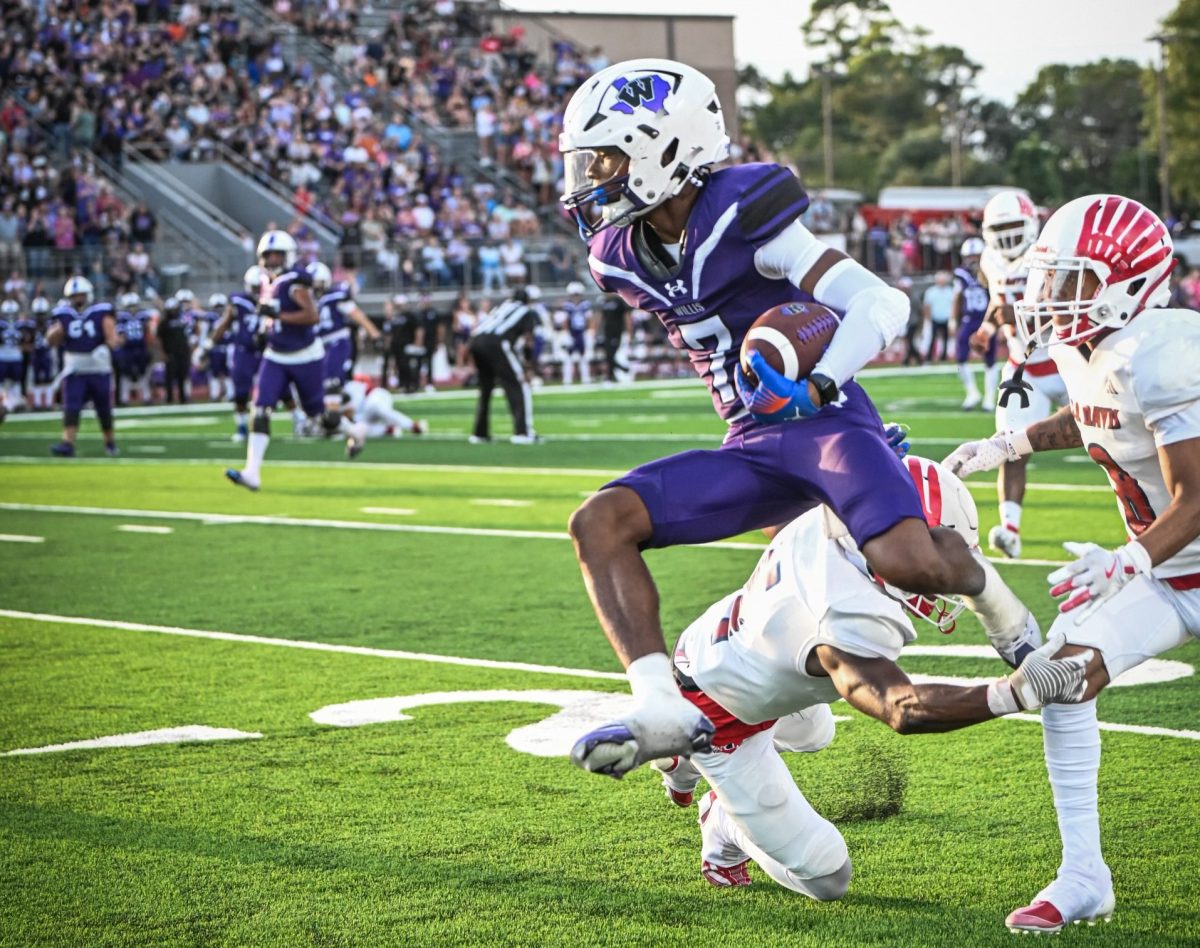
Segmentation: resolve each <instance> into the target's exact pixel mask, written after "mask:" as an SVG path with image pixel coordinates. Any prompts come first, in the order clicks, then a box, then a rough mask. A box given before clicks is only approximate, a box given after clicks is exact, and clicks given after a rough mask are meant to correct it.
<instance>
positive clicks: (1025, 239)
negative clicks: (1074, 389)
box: [979, 191, 1067, 559]
mask: <svg viewBox="0 0 1200 948" xmlns="http://www.w3.org/2000/svg"><path fill="white" fill-rule="evenodd" d="M1037 235H1038V219H1037V209H1036V208H1035V207H1034V206H1033V202H1032V201H1030V200H1029V198H1028V197H1026V196H1025V195H1024V194H1022V193H1021V192H1019V191H1002V192H1001V193H1000V194H997V195H995V196H993V197H992V199H991V200H990V201H988V202H987V206H986V207H984V209H983V240H984V243H985V244H987V249H986V250H985V251H984V253H983V257H982V259H981V260H980V263H979V265H980V269H981V270H982V271H983V276H984V280H985V282H986V284H987V288H988V292H989V293H990V294H991V309H990V311H989V313H988V319H987V320H986V321H985V322H984V330H985V331H995V329H994V327H996V326H998V327H999V331H1000V332H1002V333H1003V334H1004V336H1005V341H1006V343H1007V345H1008V360H1007V362H1006V363H1005V365H1004V374H1003V377H1002V379H1001V390H1002V391H1005V389H1006V387H1008V388H1011V386H1009V385H1008V383H1010V382H1011V381H1012V379H1013V377H1014V376H1015V375H1016V374H1017V370H1018V369H1020V370H1021V375H1020V378H1019V379H1018V382H1022V381H1023V382H1026V383H1028V384H1027V385H1025V386H1021V388H1022V389H1023V391H1011V392H1010V391H1005V394H1003V395H1001V397H1000V402H999V403H997V405H996V430H997V431H1007V430H1008V429H1009V428H1012V429H1014V430H1016V431H1020V430H1022V429H1024V428H1028V427H1029V426H1030V425H1032V424H1033V423H1034V422H1035V421H1041V420H1042V419H1043V418H1045V417H1046V416H1047V415H1049V414H1050V412H1051V410H1052V409H1054V408H1058V407H1061V406H1063V405H1065V404H1066V403H1067V390H1066V387H1065V386H1064V385H1063V380H1062V377H1061V376H1060V375H1059V374H1058V366H1057V365H1055V364H1054V360H1053V359H1052V358H1050V354H1049V353H1048V352H1046V350H1045V349H1035V350H1034V351H1033V352H1031V353H1029V354H1028V355H1026V353H1025V343H1024V342H1023V341H1022V338H1021V337H1019V336H1018V335H1017V330H1016V315H1015V312H1014V309H1013V307H1014V305H1015V304H1016V302H1017V301H1018V300H1019V299H1021V298H1022V297H1023V296H1024V295H1025V282H1026V278H1027V276H1028V272H1029V271H1028V267H1027V266H1026V263H1025V254H1026V252H1027V251H1028V250H1029V248H1030V247H1032V246H1033V242H1034V241H1035V240H1037ZM1028 463H1029V462H1028V459H1027V458H1018V459H1017V460H1015V461H1005V462H1004V463H1003V464H1002V465H1000V470H999V472H998V474H997V475H996V492H997V493H998V494H999V495H1000V523H999V524H998V525H997V526H995V527H992V529H991V530H990V531H988V546H990V547H991V548H992V549H993V550H998V551H999V552H1001V553H1003V554H1004V555H1005V556H1007V557H1010V558H1013V559H1015V558H1016V557H1018V556H1020V555H1021V505H1022V503H1023V502H1024V500H1025V468H1026V466H1027V465H1028Z"/></svg>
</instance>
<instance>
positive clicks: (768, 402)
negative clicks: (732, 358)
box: [733, 352, 821, 424]
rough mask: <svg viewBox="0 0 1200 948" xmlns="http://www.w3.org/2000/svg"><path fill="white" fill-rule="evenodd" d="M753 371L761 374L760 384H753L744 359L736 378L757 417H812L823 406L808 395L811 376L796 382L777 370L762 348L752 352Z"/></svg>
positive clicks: (766, 419) (770, 420) (775, 419)
mask: <svg viewBox="0 0 1200 948" xmlns="http://www.w3.org/2000/svg"><path fill="white" fill-rule="evenodd" d="M750 371H751V372H753V373H754V374H755V375H756V376H757V377H758V385H756V386H755V385H751V384H750V380H749V379H747V378H746V374H745V373H744V372H743V371H742V365H741V362H740V361H739V362H738V365H737V367H736V368H735V369H734V373H733V374H734V382H735V384H736V385H737V390H738V395H740V396H741V399H742V404H744V405H745V406H746V408H747V410H748V411H749V412H750V414H751V415H752V416H753V417H754V420H755V421H761V422H765V423H768V424H773V423H775V422H780V421H795V420H796V419H797V418H811V417H812V416H813V415H815V414H816V413H817V412H819V411H820V410H821V406H820V405H815V404H813V401H812V399H811V398H809V397H808V379H807V378H803V379H800V380H798V381H795V382H793V381H792V380H791V379H789V378H787V377H786V376H784V375H781V374H780V373H778V372H776V371H775V370H774V369H773V368H771V366H770V365H768V364H767V360H766V359H764V358H763V357H762V353H760V352H751V353H750Z"/></svg>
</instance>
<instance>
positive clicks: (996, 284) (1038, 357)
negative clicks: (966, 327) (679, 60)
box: [979, 247, 1054, 375]
mask: <svg viewBox="0 0 1200 948" xmlns="http://www.w3.org/2000/svg"><path fill="white" fill-rule="evenodd" d="M979 269H980V271H981V272H982V273H983V276H984V279H985V280H986V281H987V285H988V292H989V293H990V294H991V300H992V303H993V304H994V305H997V306H1013V305H1014V304H1015V303H1016V302H1017V301H1018V300H1021V299H1024V298H1025V283H1026V281H1027V280H1028V278H1029V267H1028V266H1026V264H1025V257H1024V256H1020V257H1018V258H1017V259H1016V260H1009V259H1008V258H1007V257H1005V256H1003V255H1001V254H1000V253H998V252H997V251H995V250H993V249H992V248H991V247H988V248H986V249H985V250H984V251H983V256H981V257H980V258H979ZM1006 339H1007V340H1008V361H1009V363H1010V364H1011V365H1013V366H1017V365H1020V364H1021V362H1022V361H1024V362H1025V365H1026V366H1027V371H1028V372H1029V373H1030V374H1032V375H1039V374H1043V373H1040V372H1037V371H1036V370H1035V369H1034V368H1033V367H1034V366H1042V368H1043V369H1044V370H1045V371H1047V372H1048V371H1051V370H1052V367H1053V365H1054V363H1053V360H1052V359H1051V357H1050V354H1049V353H1048V352H1047V351H1046V350H1045V349H1035V350H1034V351H1033V353H1032V354H1031V355H1029V356H1028V357H1027V358H1025V359H1022V355H1023V354H1024V353H1023V351H1022V348H1021V342H1020V340H1019V339H1017V338H1016V335H1015V334H1013V333H1012V332H1009V333H1006Z"/></svg>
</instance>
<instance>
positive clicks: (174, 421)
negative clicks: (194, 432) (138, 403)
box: [119, 409, 226, 431]
mask: <svg viewBox="0 0 1200 948" xmlns="http://www.w3.org/2000/svg"><path fill="white" fill-rule="evenodd" d="M210 410H211V409H210ZM225 420H226V419H225V418H218V417H216V416H215V415H214V416H212V417H204V418H149V419H146V418H135V419H134V420H133V421H122V422H121V424H120V426H119V427H120V428H121V430H122V431H124V430H125V429H126V428H201V427H205V426H207V425H215V424H220V423H221V422H223V421H225Z"/></svg>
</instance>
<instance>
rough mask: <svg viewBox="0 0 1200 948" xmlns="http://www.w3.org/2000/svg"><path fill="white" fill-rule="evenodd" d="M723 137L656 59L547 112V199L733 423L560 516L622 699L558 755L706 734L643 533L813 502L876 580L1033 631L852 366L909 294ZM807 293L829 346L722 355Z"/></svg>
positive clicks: (623, 755) (675, 743) (780, 174)
mask: <svg viewBox="0 0 1200 948" xmlns="http://www.w3.org/2000/svg"><path fill="white" fill-rule="evenodd" d="M728 145H729V139H728V138H727V136H726V134H725V122H724V118H723V116H722V112H721V105H720V102H719V101H718V100H717V96H716V89H715V87H714V85H713V83H712V81H711V80H710V79H709V78H708V77H707V76H705V75H703V74H702V73H700V72H698V71H697V70H695V69H693V68H692V67H690V66H687V65H684V64H683V63H678V62H672V61H669V60H662V59H643V60H634V61H631V62H624V63H618V64H616V65H613V66H610V67H608V68H606V69H603V70H601V71H600V72H598V73H596V74H595V75H594V76H592V77H591V78H589V79H588V80H587V81H586V82H585V83H584V84H583V85H582V86H581V87H580V88H579V89H578V90H577V91H576V93H575V94H574V96H573V97H572V99H571V101H570V103H569V104H568V105H567V109H566V113H565V115H564V117H563V132H562V136H561V138H560V142H559V148H560V151H561V152H562V153H563V160H564V172H565V192H566V193H565V194H564V196H563V203H564V205H565V206H566V208H567V209H568V211H569V212H570V213H571V214H572V216H573V217H574V218H575V220H576V222H577V223H578V225H579V227H580V231H581V233H582V234H583V235H584V236H585V238H586V239H587V242H588V252H589V257H588V263H589V266H590V268H591V271H592V276H593V278H594V279H595V280H596V283H597V284H598V285H599V286H600V288H601V289H602V290H604V291H606V292H609V293H618V294H620V296H621V297H622V298H623V299H624V300H625V302H626V303H627V304H628V305H630V306H631V307H635V308H638V309H642V310H645V311H648V312H651V313H654V314H655V315H656V316H658V318H659V319H660V320H661V322H662V323H663V325H664V326H665V327H666V329H667V333H668V336H669V338H670V340H671V343H672V345H674V346H675V347H676V348H679V349H683V350H685V351H687V353H688V356H689V358H690V359H691V362H692V364H693V366H694V367H695V369H696V371H697V373H698V374H699V375H700V377H701V378H702V379H703V380H704V382H705V384H706V385H707V386H708V389H709V392H710V393H711V395H712V400H713V406H714V407H715V408H716V411H717V413H718V414H719V415H720V416H721V417H722V418H723V419H725V420H726V421H727V422H728V423H729V432H728V434H727V435H726V436H725V440H724V442H723V443H722V445H721V447H720V448H718V449H716V450H707V451H687V452H684V453H682V454H677V455H673V456H671V457H667V458H663V459H660V460H658V461H653V462H651V463H649V464H645V465H643V466H641V467H639V468H636V469H635V470H633V471H631V472H630V473H629V474H627V475H626V476H624V477H622V478H619V479H617V480H615V481H612V482H611V483H609V484H607V485H606V486H605V488H604V489H602V490H600V491H598V492H597V493H595V494H594V495H593V496H592V497H590V498H589V499H588V500H587V501H586V502H585V503H584V504H583V505H582V506H581V507H580V508H579V509H578V510H577V511H576V512H575V514H574V515H573V516H572V518H571V524H570V530H571V536H572V538H573V540H574V542H575V547H576V552H577V554H578V556H579V561H580V564H581V567H582V570H583V577H584V582H585V583H586V585H587V589H588V593H589V595H590V596H591V599H592V604H593V605H594V607H595V609H596V613H597V616H598V617H599V619H600V624H601V625H602V626H603V628H604V631H605V633H606V635H607V636H608V638H609V641H610V642H611V644H612V646H613V649H614V650H615V651H616V653H617V656H618V657H619V658H620V659H621V662H622V664H624V665H625V666H626V668H627V673H628V676H629V681H630V685H631V687H632V690H633V694H634V697H635V699H636V701H635V706H634V710H633V711H631V712H630V714H629V715H627V717H626V718H625V719H624V720H621V721H618V722H614V723H613V724H610V725H606V726H605V727H602V728H600V729H598V730H596V731H593V732H591V733H590V734H587V735H585V736H584V737H583V738H582V739H581V740H580V741H579V742H578V743H577V744H576V746H575V748H574V750H573V752H572V759H573V760H574V761H575V762H576V763H577V764H578V765H579V766H581V767H584V768H585V769H588V770H592V771H597V772H601V773H606V774H609V775H611V776H616V777H619V776H621V775H623V774H624V773H626V772H627V771H628V770H630V769H632V768H633V767H636V766H638V765H639V764H641V763H644V762H645V761H647V760H651V759H653V758H656V757H665V756H671V755H675V754H689V753H691V752H692V751H693V750H697V749H703V748H705V747H707V746H708V743H709V740H710V736H711V734H712V723H711V722H710V721H709V720H708V719H707V718H706V717H705V716H704V715H703V714H701V713H700V712H699V711H698V710H697V709H696V708H695V707H694V706H691V707H689V706H688V703H687V702H686V701H683V700H682V699H680V697H679V693H678V689H676V687H675V683H674V680H673V678H672V677H671V670H670V662H669V660H668V658H667V654H666V646H665V643H664V640H663V634H662V628H661V625H660V621H659V614H658V593H657V591H656V589H655V586H654V581H653V579H652V578H651V575H650V571H649V570H648V569H647V567H646V563H645V561H644V560H643V559H642V551H643V550H645V549H648V548H655V547H665V546H674V545H677V544H693V543H706V542H710V541H713V540H718V539H722V538H725V537H729V536H734V535H737V534H739V533H743V532H745V531H747V530H756V529H764V528H768V527H773V526H777V525H780V524H783V523H786V522H788V521H790V520H793V519H794V518H796V517H797V516H799V515H800V514H802V513H804V512H805V511H806V510H809V509H811V508H812V507H814V506H815V505H817V504H820V503H824V504H826V505H828V506H829V507H831V508H832V509H833V510H834V511H835V512H836V513H837V515H838V517H840V518H841V520H842V521H843V522H844V523H845V524H846V526H847V528H848V529H849V531H850V534H851V535H852V536H853V538H854V540H855V542H856V543H857V544H858V546H859V548H860V549H861V550H862V551H863V554H864V555H865V556H866V558H867V560H868V561H869V562H870V564H871V567H872V568H873V569H874V571H875V572H876V573H877V574H879V575H880V576H881V577H882V578H884V579H885V580H886V581H887V582H889V583H891V584H893V585H895V586H897V587H899V588H902V589H907V590H911V591H912V592H915V593H920V594H936V593H957V594H960V595H964V596H966V597H968V605H969V606H970V607H971V608H972V609H974V610H975V612H976V613H977V614H978V615H979V616H980V619H981V621H982V623H983V625H984V628H985V630H986V631H987V632H988V635H989V637H990V638H991V640H992V642H993V643H994V644H995V645H996V646H997V648H998V649H1000V650H1001V652H1002V653H1003V654H1006V655H1007V656H1008V657H1009V658H1010V660H1012V661H1013V662H1014V663H1016V661H1017V660H1018V659H1019V658H1020V657H1021V656H1023V655H1024V654H1025V653H1026V652H1027V651H1028V650H1030V648H1031V647H1034V646H1036V644H1037V642H1038V641H1039V634H1038V633H1037V631H1036V623H1035V622H1034V621H1033V618H1032V616H1031V615H1030V613H1029V610H1028V609H1027V608H1025V606H1024V605H1022V604H1021V602H1020V601H1019V600H1018V599H1017V598H1016V596H1014V595H1013V593H1012V591H1011V590H1009V589H1008V588H1007V587H1006V586H1005V585H1004V583H1003V581H1002V580H1001V579H1000V576H999V575H998V574H997V573H996V571H995V568H994V567H992V566H991V565H990V564H989V563H988V562H987V561H986V560H985V559H984V558H983V556H982V555H981V554H973V553H972V552H971V551H970V550H969V549H968V548H967V545H966V543H964V542H963V540H962V538H961V537H959V536H957V535H956V534H954V533H952V532H947V531H944V530H940V529H939V530H931V529H930V528H929V526H928V525H927V524H926V522H925V518H924V516H923V515H922V510H921V503H920V501H919V499H918V497H917V494H916V491H915V489H914V487H913V484H912V480H911V479H910V478H909V477H908V475H907V473H906V472H905V468H904V466H903V465H902V464H901V463H900V461H899V459H898V458H897V456H896V454H894V453H893V451H892V449H891V447H890V446H889V444H888V442H887V439H886V437H885V434H884V428H883V424H882V422H881V421H880V419H879V415H878V413H877V412H876V410H875V406H874V405H873V404H872V403H871V401H870V399H869V398H868V397H867V395H866V393H865V392H864V391H863V390H862V389H861V388H860V387H859V386H858V384H857V383H856V382H855V381H854V379H853V376H854V373H855V372H857V371H858V370H859V369H861V368H862V367H863V366H864V365H866V363H867V362H869V361H870V360H871V359H872V358H874V357H875V356H876V355H877V354H878V353H879V352H880V350H882V349H883V348H884V347H885V346H887V345H888V343H890V342H891V341H892V340H893V339H894V338H895V337H896V336H897V335H898V334H899V333H901V332H903V330H904V328H905V326H906V325H907V322H908V312H909V305H908V300H907V298H906V297H905V296H904V294H903V293H901V292H900V291H898V290H895V289H892V288H890V287H888V286H886V285H885V284H884V283H883V282H882V281H881V280H880V279H879V278H878V277H876V276H875V275H873V274H871V273H870V272H869V271H867V270H866V269H865V268H864V267H862V266H860V265H859V264H858V263H856V262H855V261H853V260H851V259H850V258H849V257H847V256H846V255H845V254H843V253H840V252H839V251H836V250H833V249H832V248H830V247H828V246H827V245H825V244H823V243H821V242H820V241H819V240H817V239H816V238H815V237H814V236H813V235H812V234H811V233H809V231H808V230H807V229H806V228H805V227H804V226H803V225H802V224H801V223H800V222H799V220H798V218H799V216H800V215H801V213H802V212H803V211H804V210H805V209H806V208H807V207H808V197H807V195H806V194H805V193H804V189H803V188H802V187H801V186H800V182H799V181H798V180H797V179H796V177H795V175H793V174H792V172H791V171H789V170H788V169H787V168H783V167H780V166H779V165H775V164H743V165H734V166H731V167H725V168H719V169H718V168H716V167H714V166H715V165H716V164H717V163H718V162H720V161H722V160H723V159H724V158H725V157H726V155H727V152H728ZM809 300H816V301H817V302H820V303H823V304H825V305H826V306H829V307H831V308H832V309H834V310H836V311H837V312H839V313H842V314H843V318H842V322H841V325H840V327H839V328H838V330H837V332H836V334H835V335H834V338H833V340H832V341H831V343H830V344H829V348H828V349H827V351H826V352H825V353H824V355H823V356H822V357H821V359H820V361H819V362H818V363H817V364H816V366H815V367H814V369H813V371H812V372H811V373H810V374H809V375H808V377H807V378H805V379H801V380H799V381H795V382H794V381H790V380H788V379H786V378H784V377H783V376H781V375H780V374H779V373H777V372H774V371H772V370H771V369H770V367H769V366H767V365H766V364H765V362H763V360H762V359H761V357H757V358H755V357H752V358H751V361H750V367H751V369H753V371H754V373H755V375H756V376H757V379H758V382H757V384H756V385H754V386H752V385H750V384H749V382H748V381H747V380H746V378H745V377H744V376H742V374H741V368H740V366H739V365H738V353H739V349H740V347H741V343H742V339H743V337H744V336H745V334H746V332H747V331H748V330H749V328H750V326H751V325H752V324H753V322H754V321H755V320H756V319H757V318H758V316H759V315H761V314H762V313H763V312H765V311H766V310H768V309H770V308H771V307H773V306H777V305H780V304H783V303H788V302H792V301H809Z"/></svg>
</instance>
